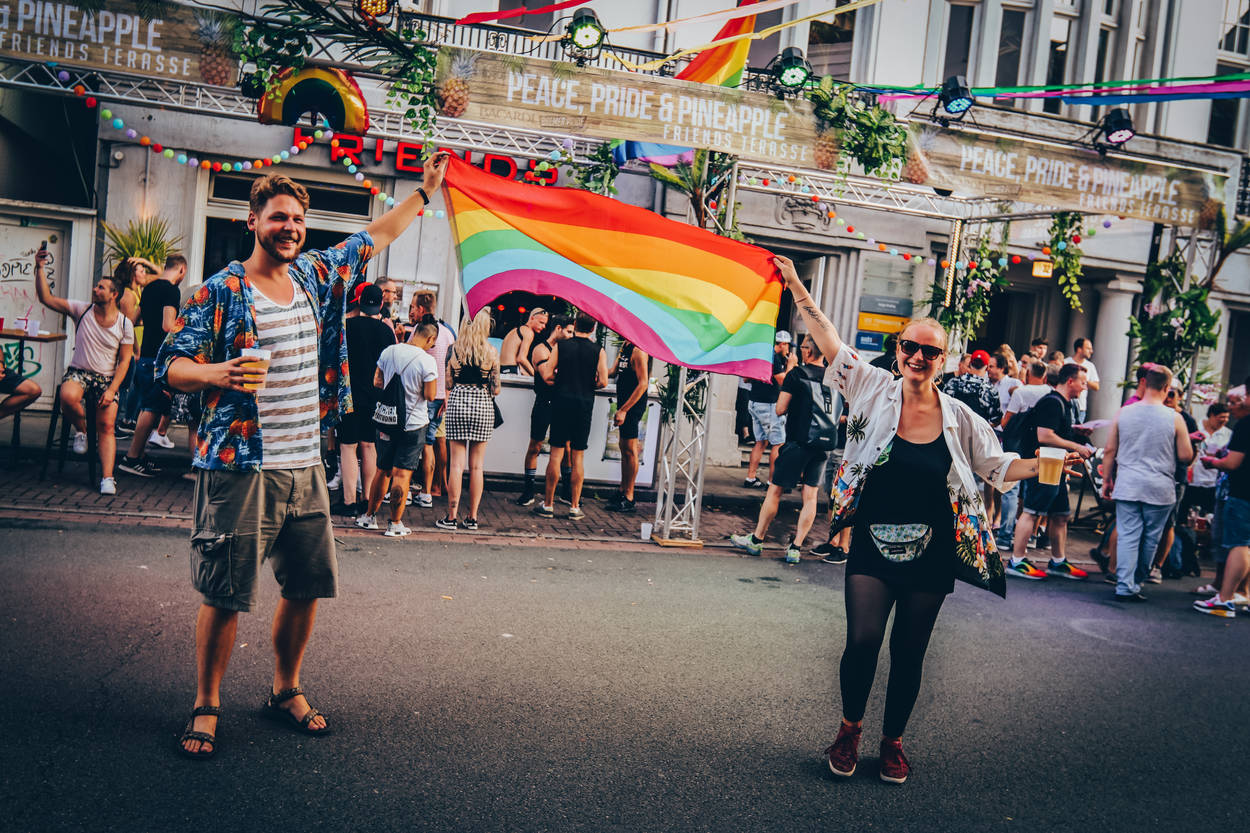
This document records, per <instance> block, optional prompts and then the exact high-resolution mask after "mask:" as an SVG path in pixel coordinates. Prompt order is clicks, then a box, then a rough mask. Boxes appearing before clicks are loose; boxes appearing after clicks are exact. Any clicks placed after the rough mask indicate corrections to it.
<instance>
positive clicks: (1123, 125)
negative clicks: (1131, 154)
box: [1101, 107, 1137, 147]
mask: <svg viewBox="0 0 1250 833" xmlns="http://www.w3.org/2000/svg"><path fill="white" fill-rule="evenodd" d="M1101 129H1102V135H1103V136H1104V137H1105V138H1106V140H1107V144H1109V145H1115V146H1116V147H1119V146H1120V145H1122V144H1124V143H1125V142H1127V141H1128V140H1129V139H1131V138H1133V137H1134V136H1136V135H1137V131H1135V130H1134V129H1133V117H1132V116H1130V115H1129V112H1128V110H1126V109H1124V108H1123V107H1117V108H1116V109H1114V110H1112V111H1111V112H1109V113H1107V115H1105V116H1103V117H1102V124H1101Z"/></svg>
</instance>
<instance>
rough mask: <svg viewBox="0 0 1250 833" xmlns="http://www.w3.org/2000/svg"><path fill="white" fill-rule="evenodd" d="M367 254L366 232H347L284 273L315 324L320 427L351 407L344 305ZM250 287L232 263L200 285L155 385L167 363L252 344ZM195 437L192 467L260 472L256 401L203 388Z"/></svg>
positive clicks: (161, 360) (168, 342) (217, 356)
mask: <svg viewBox="0 0 1250 833" xmlns="http://www.w3.org/2000/svg"><path fill="white" fill-rule="evenodd" d="M372 256H373V239H372V238H371V237H370V236H369V233H368V232H365V231H361V232H357V233H356V234H353V235H352V236H351V237H349V238H347V239H346V240H344V241H343V242H342V243H340V244H338V245H337V246H335V247H334V248H332V249H326V250H324V251H308V252H304V253H302V254H301V255H300V256H299V257H298V258H296V260H295V262H294V263H292V264H291V265H290V267H289V271H290V275H291V277H292V278H293V279H294V281H295V285H296V286H297V287H299V289H301V290H303V291H304V292H305V293H307V295H308V300H309V302H310V303H311V304H312V308H313V312H314V314H315V316H316V318H317V334H318V354H319V355H318V358H319V364H320V379H319V385H318V387H319V391H318V393H319V399H320V413H319V417H320V419H321V427H322V429H323V430H325V429H328V428H330V427H332V426H334V425H335V424H336V423H337V422H338V420H339V415H340V414H342V413H349V412H351V411H352V410H353V407H352V391H351V379H350V376H349V374H348V372H347V338H346V336H345V326H344V324H345V322H346V318H347V303H346V299H347V298H349V297H351V293H352V291H353V290H354V289H355V287H356V285H357V284H359V283H360V282H361V281H363V280H364V278H365V267H366V266H367V265H368V263H369V259H370V258H371V257H372ZM253 304H254V294H253V288H252V284H251V282H249V281H248V279H247V274H246V272H245V271H244V269H243V264H242V263H240V262H239V261H237V260H236V261H232V262H231V263H230V265H228V266H227V267H226V268H225V269H222V270H221V271H220V272H218V273H217V274H215V275H213V276H212V277H211V278H209V279H208V280H206V281H205V282H204V285H203V286H201V287H200V288H199V289H197V290H196V292H195V294H194V295H192V296H191V298H190V300H188V301H187V302H186V304H184V305H183V307H182V310H181V311H180V312H179V314H178V317H177V318H176V319H175V320H174V326H173V329H172V330H170V332H169V335H168V336H167V337H166V338H165V343H164V344H163V345H161V350H160V353H159V355H158V356H157V360H156V364H157V369H158V373H159V375H158V377H157V378H158V381H160V382H162V383H164V382H166V381H167V378H168V373H169V365H170V364H171V363H172V362H173V361H174V359H177V358H181V357H186V358H189V359H192V360H193V361H196V362H199V363H200V364H215V363H218V362H224V361H229V360H230V359H233V358H235V357H237V356H238V355H239V354H240V352H241V351H242V350H244V349H245V348H248V347H252V346H254V345H255V344H256V311H255V308H254V306H253ZM202 396H203V414H202V416H201V418H200V427H199V432H198V434H197V435H196V443H195V457H194V460H193V461H192V465H193V466H195V467H197V468H202V469H220V470H225V471H260V468H261V457H262V455H261V450H262V448H263V444H262V442H261V432H260V419H259V415H258V413H257V410H256V396H255V395H254V394H252V393H248V392H245V391H234V390H222V389H220V388H210V389H208V390H205V391H204V392H203V394H202Z"/></svg>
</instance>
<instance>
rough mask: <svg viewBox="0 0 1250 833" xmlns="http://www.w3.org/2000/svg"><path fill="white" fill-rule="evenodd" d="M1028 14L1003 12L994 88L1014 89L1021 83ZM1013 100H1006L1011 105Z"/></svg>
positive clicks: (1012, 11)
mask: <svg viewBox="0 0 1250 833" xmlns="http://www.w3.org/2000/svg"><path fill="white" fill-rule="evenodd" d="M1027 16H1028V13H1027V12H1024V11H1018V10H1014V9H1004V10H1003V26H1002V29H1001V31H1000V33H999V36H998V67H997V69H995V71H994V86H996V87H1014V86H1015V85H1016V84H1018V83H1020V49H1021V47H1022V45H1023V43H1024V24H1025V19H1026V18H1027ZM1011 101H1013V99H1004V100H1003V103H1010V102H1011Z"/></svg>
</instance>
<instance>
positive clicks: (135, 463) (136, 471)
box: [117, 457, 161, 477]
mask: <svg viewBox="0 0 1250 833" xmlns="http://www.w3.org/2000/svg"><path fill="white" fill-rule="evenodd" d="M117 468H118V469H120V470H121V471H124V472H126V474H133V475H134V476H135V477H156V475H158V474H160V473H161V469H160V466H158V465H156V464H155V463H153V462H150V461H149V460H148V459H147V458H145V457H140V458H139V459H137V460H136V459H133V458H131V457H122V459H121V462H120V463H118V464H117Z"/></svg>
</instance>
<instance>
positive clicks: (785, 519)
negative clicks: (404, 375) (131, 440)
mask: <svg viewBox="0 0 1250 833" xmlns="http://www.w3.org/2000/svg"><path fill="white" fill-rule="evenodd" d="M7 427H8V426H7V424H6V425H4V427H3V428H0V435H2V434H3V433H4V428H7ZM46 431H47V418H46V417H45V416H43V415H40V414H35V415H31V416H29V417H27V418H26V419H24V420H23V424H22V433H23V436H24V437H25V438H26V443H24V447H23V448H22V450H21V464H20V467H19V468H16V469H15V468H13V466H12V463H11V450H10V448H9V446H8V445H7V443H6V444H5V445H4V446H0V519H4V520H24V519H26V520H51V521H72V522H85V523H108V524H120V525H126V526H161V527H177V528H183V529H188V530H189V529H190V525H191V503H192V490H193V483H192V482H191V481H190V480H188V479H184V477H183V474H184V473H185V472H187V471H188V470H189V469H188V455H187V452H186V451H185V450H184V449H182V448H179V449H175V450H173V451H166V450H163V449H159V448H152V447H150V446H149V448H148V453H149V455H150V456H151V459H153V460H154V461H155V462H156V463H157V464H158V465H160V466H161V467H162V468H164V469H165V471H164V472H163V473H162V474H161V475H160V476H158V477H154V478H139V477H133V476H130V475H127V474H123V473H120V472H119V473H118V475H117V494H116V495H114V496H111V497H106V496H103V495H100V494H99V493H98V491H97V489H96V487H95V485H94V484H88V483H87V466H86V462H85V461H84V460H83V458H82V457H76V456H75V455H73V454H70V455H69V456H68V459H67V460H66V465H65V470H64V472H62V473H60V474H58V473H57V471H56V461H55V459H53V460H51V461H49V465H48V476H47V479H46V480H40V479H39V468H40V465H41V464H42V460H43V448H42V445H41V443H42V441H43V438H44V436H45V434H46ZM170 433H171V436H173V437H174V438H175V440H176V441H178V442H179V443H180V444H181V442H182V441H183V438H184V437H185V432H184V430H183V429H182V428H177V429H175V430H174V431H171V432H170ZM5 439H7V436H6V437H5ZM31 441H35V442H38V443H40V445H38V446H34V445H32V444H31ZM124 442H125V441H119V446H120V447H121V448H124V447H125V446H124ZM745 471H746V469H745V467H734V466H708V467H707V469H706V470H705V476H704V498H703V502H704V506H703V513H702V515H701V517H700V522H699V537H700V538H701V539H702V540H703V545H704V547H705V548H710V549H713V550H717V551H722V552H724V553H726V554H728V553H733V552H736V550H733V549H732V547H731V545H730V543H729V536H730V535H731V534H733V533H738V532H747V531H750V530H751V529H752V527H754V525H755V519H756V516H757V513H758V511H759V505H760V502H761V501H762V500H763V497H764V491H763V490H762V489H745V488H743V486H742V480H743V478H744V477H745ZM519 491H520V482H519V478H518V479H517V481H515V482H513V481H509V480H503V479H495V478H488V479H487V483H486V493H485V494H484V495H483V497H482V505H481V507H480V511H479V513H478V523H479V524H480V528H479V530H478V531H477V532H454V533H453V532H446V531H443V530H439V529H437V528H435V527H434V521H436V520H437V519H438V518H441V517H442V516H443V514H444V513H445V510H446V503H445V501H443V500H441V499H439V498H435V501H434V506H433V508H430V509H421V508H419V507H417V506H412V505H410V506H409V507H408V508H407V509H406V511H405V514H404V522H405V523H406V524H407V525H408V526H409V527H411V528H412V529H413V535H412V537H411V538H409V539H407V540H409V541H422V540H429V541H449V540H457V541H463V540H466V539H467V540H472V541H477V542H481V543H492V542H493V543H498V544H507V545H514V546H548V547H562V548H569V547H573V548H581V547H586V548H592V549H593V548H603V547H608V546H610V547H613V548H620V547H621V546H627V547H628V548H630V549H635V548H642V547H651V546H656V545H655V544H653V543H649V542H644V541H643V540H642V539H641V538H640V530H641V525H642V523H643V522H644V521H645V522H651V521H652V520H653V519H654V516H655V503H654V490H639V494H638V497H639V502H638V511H637V513H636V514H633V515H622V514H619V513H615V512H609V511H607V510H606V509H605V508H604V501H605V500H606V499H607V498H608V497H610V496H611V494H612V491H613V490H611V489H608V488H603V487H590V488H588V489H587V490H586V493H585V494H584V495H583V500H582V508H583V510H584V511H585V513H586V516H585V518H583V519H582V520H580V521H570V520H568V519H567V518H565V517H562V515H563V514H564V511H565V507H564V505H563V504H557V507H556V514H557V517H556V518H554V519H553V518H540V517H538V516H537V515H534V514H533V512H532V511H531V509H532V507H528V508H524V507H518V506H515V505H514V504H513V503H512V501H513V499H514V498H515V497H516V495H517V493H518V492H519ZM334 496H335V497H337V492H336V493H335V494H334ZM799 505H800V499H799V495H798V492H797V491H795V492H791V493H790V494H788V495H786V496H785V497H784V498H783V500H782V505H781V511H780V512H779V513H778V517H777V519H776V521H774V522H773V526H772V529H771V534H770V536H769V540H768V542H767V543H766V545H765V546H766V550H765V551H766V552H768V553H769V554H770V555H774V556H776V557H781V555H782V548H783V547H784V545H785V542H786V539H787V536H788V535H789V532H790V530H792V529H793V528H794V524H795V521H796V520H797V517H798V510H799ZM827 510H828V505H827V497H826V499H825V500H823V501H822V502H821V506H820V511H819V514H818V515H817V518H816V523H815V525H814V527H813V530H812V534H811V535H809V536H808V540H807V542H806V544H807V547H808V548H810V547H812V546H815V545H816V544H819V543H823V541H824V540H825V539H824V536H825V534H826V533H827V531H828V513H827ZM384 511H385V506H384ZM334 523H335V530H336V533H335V534H336V535H341V536H349V537H355V536H376V535H378V533H377V532H366V531H364V530H360V529H357V528H356V527H355V526H354V524H353V523H352V519H351V518H348V517H345V516H335V518H334ZM1096 541H1097V536H1096V535H1095V534H1094V533H1093V531H1092V530H1090V529H1088V528H1081V527H1078V528H1074V529H1073V530H1072V531H1071V534H1070V535H1069V549H1070V553H1069V555H1070V557H1071V559H1072V561H1073V562H1075V563H1078V564H1082V565H1087V564H1092V562H1091V561H1090V559H1089V555H1088V552H1089V549H1090V547H1091V546H1093V545H1094V544H1095V543H1096ZM1037 556H1040V557H1045V553H1038V552H1034V553H1033V554H1032V555H1031V557H1037ZM804 558H805V559H807V558H815V556H810V555H808V554H806V553H805V554H804Z"/></svg>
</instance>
